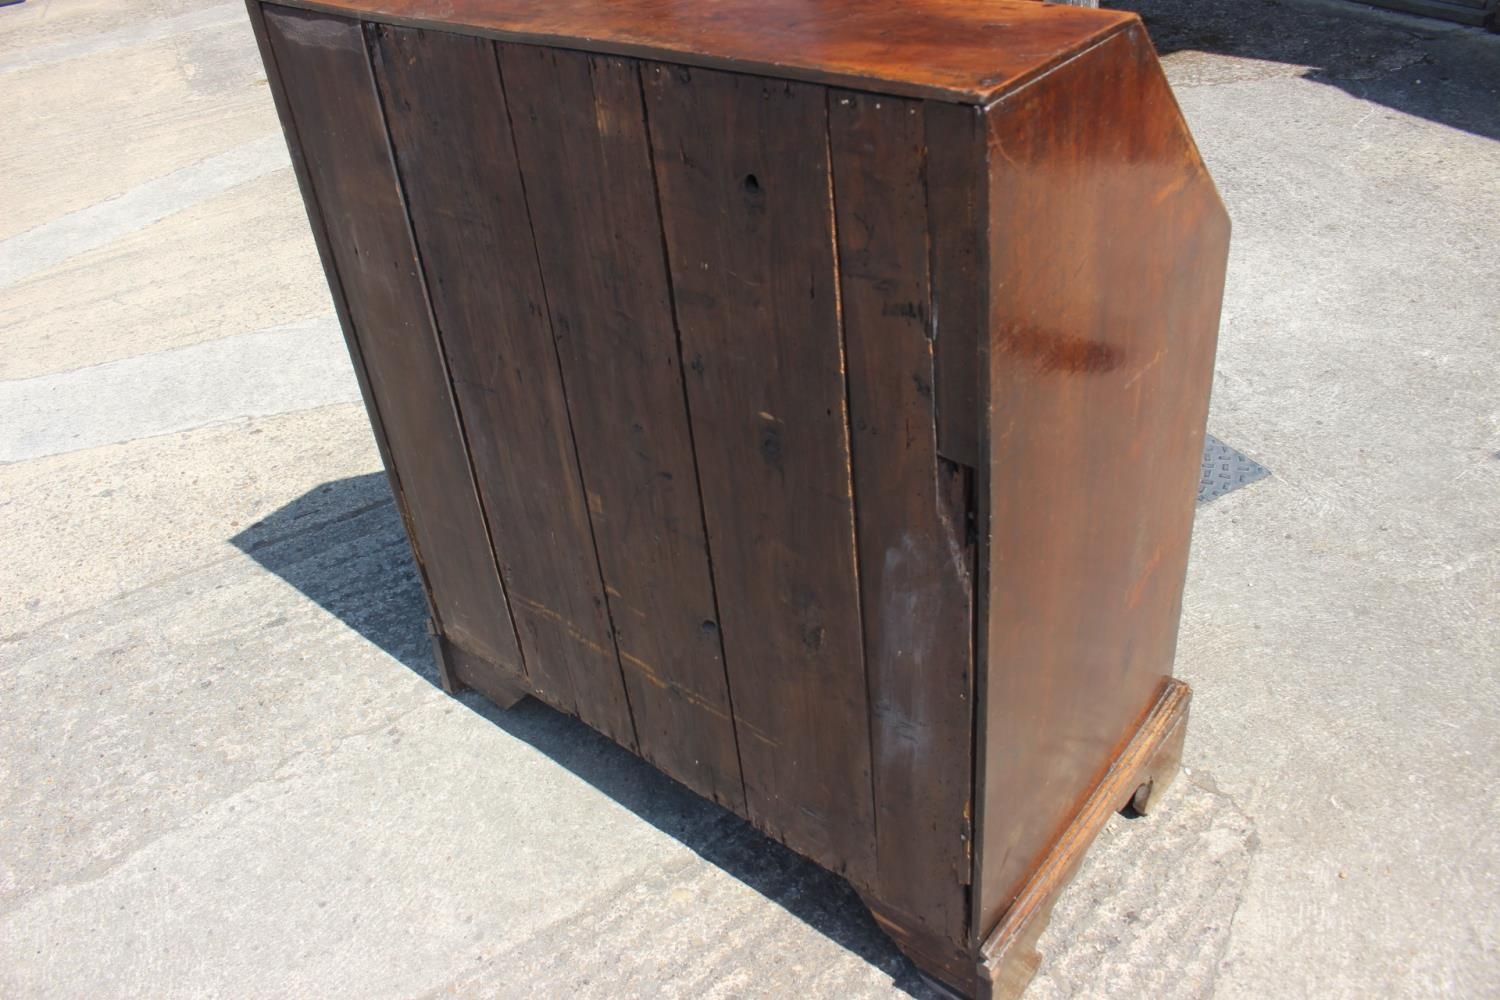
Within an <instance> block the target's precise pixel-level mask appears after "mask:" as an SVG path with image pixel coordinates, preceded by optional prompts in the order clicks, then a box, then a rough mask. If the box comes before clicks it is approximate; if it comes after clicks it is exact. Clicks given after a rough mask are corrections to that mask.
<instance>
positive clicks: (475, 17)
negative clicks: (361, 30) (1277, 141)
mask: <svg viewBox="0 0 1500 1000" xmlns="http://www.w3.org/2000/svg"><path fill="white" fill-rule="evenodd" d="M290 3H291V4H293V5H294V6H299V7H308V8H312V9H315V10H326V11H331V12H333V13H343V14H346V15H353V16H358V17H363V18H365V19H367V20H371V21H380V22H384V23H388V24H401V25H409V26H412V27H425V28H433V29H437V30H440V31H452V32H462V33H465V34H476V35H482V36H485V37H490V38H499V39H504V40H507V41H515V42H525V43H528V44H532V45H549V46H555V47H558V48H565V49H582V50H584V51H587V52H598V53H605V54H612V55H622V56H635V57H639V58H644V59H660V60H663V61H666V62H671V63H679V64H683V65H689V66H702V67H706V68H718V69H726V70H733V71H735V72H740V73H751V74H760V75H765V76H768V77H785V78H788V79H797V80H804V81H808V82H812V83H824V84H835V85H838V86H847V87H853V88H856V89H860V90H871V91H877V92H881V93H891V94H902V95H905V96H908V97H930V98H934V99H937V100H943V101H956V102H959V103H980V104H982V103H985V102H988V101H990V100H992V99H993V98H994V97H996V96H998V95H999V94H1001V93H1003V92H1004V91H1006V90H1008V89H1010V88H1012V87H1015V86H1017V85H1018V84H1020V83H1021V82H1023V81H1025V80H1027V79H1030V78H1032V77H1034V76H1037V75H1039V74H1041V73H1044V72H1046V71H1047V70H1048V69H1050V68H1051V67H1053V66H1056V65H1059V64H1060V63H1062V62H1064V61H1066V60H1067V59H1068V58H1069V57H1070V56H1072V55H1073V54H1075V53H1077V52H1080V51H1082V50H1083V49H1086V48H1088V47H1089V46H1090V45H1093V44H1095V43H1097V42H1098V41H1100V40H1102V39H1103V38H1105V37H1106V36H1108V35H1110V34H1113V33H1114V32H1116V31H1120V30H1122V29H1123V28H1124V27H1125V26H1126V25H1128V24H1132V23H1137V21H1136V15H1135V14H1131V13H1127V12H1124V11H1106V10H1087V9H1082V8H1077V7H1059V6H1055V5H1050V6H1039V5H1037V4H1036V3H1033V2H1031V0H985V2H982V3H976V2H974V0H906V2H904V3H868V2H864V0H822V2H819V3H808V2H807V0H714V2H713V3H682V2H681V0H505V2H504V3H496V2H495V0H290Z"/></svg>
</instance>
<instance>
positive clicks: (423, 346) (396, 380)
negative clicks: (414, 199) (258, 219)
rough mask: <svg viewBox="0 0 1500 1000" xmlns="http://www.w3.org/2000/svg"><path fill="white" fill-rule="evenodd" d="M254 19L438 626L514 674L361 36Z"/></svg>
mask: <svg viewBox="0 0 1500 1000" xmlns="http://www.w3.org/2000/svg"><path fill="white" fill-rule="evenodd" d="M262 15H263V23H264V33H265V43H266V45H267V57H268V58H267V63H268V65H274V66H275V72H276V74H277V77H278V81H279V86H278V88H277V89H278V92H279V95H280V96H281V98H282V99H283V106H282V107H281V109H280V110H281V114H282V116H283V120H284V121H285V122H286V123H287V124H288V132H289V136H292V137H293V143H294V146H296V147H297V149H296V156H295V159H296V161H297V164H298V168H299V173H300V174H301V175H302V176H301V178H300V179H301V181H302V182H303V185H304V190H305V192H306V194H307V196H308V199H309V204H310V205H314V204H315V205H316V206H317V211H318V214H319V215H320V218H315V219H314V220H313V221H314V226H315V227H316V228H318V229H320V230H321V233H320V241H319V242H320V244H322V249H323V250H324V266H325V268H326V269H327V270H328V271H329V283H330V285H332V286H333V289H334V295H335V298H336V300H338V301H339V303H340V307H341V308H340V314H341V318H342V320H343V323H344V334H345V337H346V338H347V339H348V341H349V347H350V353H351V354H352V355H353V358H354V362H355V366H356V369H357V370H358V371H359V372H360V375H361V382H362V388H363V389H364V390H365V393H366V403H367V405H368V407H369V409H370V412H371V418H372V421H373V422H374V423H375V425H376V433H377V435H378V436H379V437H380V438H381V439H382V440H381V443H382V446H383V450H384V452H385V454H386V459H387V463H388V465H389V466H390V472H391V477H392V480H393V483H394V484H395V485H396V486H397V496H398V497H399V498H400V499H401V500H402V502H403V513H404V515H405V519H406V523H407V532H408V534H409V536H410V538H411V542H412V548H413V550H414V551H415V554H416V558H417V562H418V564H419V566H420V567H421V568H422V571H423V573H424V574H425V576H426V578H427V581H428V585H429V587H430V596H431V599H432V602H433V604H434V605H435V609H436V614H437V617H438V619H439V621H438V624H439V626H440V628H441V629H442V631H443V633H444V635H445V636H446V637H447V638H448V639H449V640H450V641H452V642H454V643H456V644H458V645H460V646H463V647H464V648H466V649H468V650H469V651H470V652H473V653H476V654H479V655H481V656H483V657H484V658H485V659H486V660H488V661H490V662H491V663H493V664H495V665H496V666H498V667H500V668H501V669H502V670H503V671H505V672H508V673H509V674H510V675H511V676H512V677H516V676H520V675H521V674H522V671H523V668H522V661H521V655H520V652H519V651H518V649H517V646H516V637H515V632H514V630H513V629H512V626H511V619H510V614H509V612H508V610H507V608H506V601H505V594H504V592H503V591H502V588H501V581H500V578H499V576H498V575H497V573H496V569H495V560H494V555H493V553H492V552H491V550H490V547H489V543H488V540H487V537H486V534H485V526H484V518H483V513H482V511H481V508H480V503H479V499H478V497H477V496H476V495H475V493H474V491H473V489H472V488H471V486H470V484H471V483H472V479H473V477H472V475H471V471H470V468H469V460H468V457H467V455H466V454H465V449H464V437H463V429H462V427H461V426H460V424H459V420H458V416H457V414H456V412H455V410H454V403H453V398H452V396H451V391H450V385H449V377H448V372H447V371H446V370H445V367H444V361H443V357H442V354H441V351H440V348H439V345H438V341H437V339H436V336H435V333H434V331H433V327H432V322H431V315H430V313H429V312H428V309H427V303H426V299H425V295H424V291H423V288H422V278H421V275H420V273H419V268H418V262H417V258H416V254H415V251H414V249H413V246H412V240H411V234H410V231H409V229H408V227H407V219H406V208H405V206H404V205H403V203H402V199H401V190H400V186H399V184H398V182H397V179H396V175H395V171H394V168H393V165H392V163H391V154H390V148H389V145H388V143H387V140H386V133H385V127H384V125H383V123H382V121H381V113H380V105H379V101H378V98H377V96H376V91H375V84H374V81H373V80H372V78H371V76H370V66H369V62H368V59H367V57H366V54H365V47H364V39H363V36H362V34H361V31H360V27H359V25H358V23H357V22H354V21H349V20H345V19H342V18H336V17H330V16H324V15H318V14H309V13H303V12H298V11H291V10H287V9H284V8H278V7H272V6H266V7H264V8H263V9H262ZM470 679H471V680H474V681H478V680H480V679H479V678H470Z"/></svg>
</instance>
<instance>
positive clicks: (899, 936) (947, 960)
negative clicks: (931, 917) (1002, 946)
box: [855, 886, 977, 1000]
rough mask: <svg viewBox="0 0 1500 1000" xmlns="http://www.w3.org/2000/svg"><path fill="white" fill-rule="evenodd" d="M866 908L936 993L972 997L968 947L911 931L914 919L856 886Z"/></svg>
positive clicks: (917, 925)
mask: <svg viewBox="0 0 1500 1000" xmlns="http://www.w3.org/2000/svg"><path fill="white" fill-rule="evenodd" d="M855 892H856V893H858V894H859V898H860V900H861V901H862V902H863V903H864V904H865V909H867V910H869V911H870V916H872V917H874V918H875V923H876V925H877V926H879V928H880V929H881V930H882V931H884V932H885V934H886V936H887V937H889V938H890V939H891V941H892V942H894V943H895V945H896V948H897V950H898V951H900V952H901V954H903V955H905V956H906V957H907V958H908V959H910V960H911V962H912V965H914V966H915V967H916V969H917V972H918V973H920V974H921V976H922V978H923V979H924V980H926V981H927V983H928V985H929V986H931V987H932V988H933V989H934V990H935V991H936V992H937V993H939V994H941V995H942V996H945V997H954V998H959V1000H962V998H967V997H971V996H974V994H975V986H976V982H977V981H976V978H975V972H974V959H973V956H972V954H971V953H970V952H969V950H968V949H967V948H963V947H959V946H957V945H954V944H952V943H951V942H944V941H940V940H938V938H937V937H936V936H935V935H933V934H931V933H922V932H921V931H913V930H911V928H912V927H919V926H920V925H919V924H918V922H917V921H915V920H913V919H912V918H911V917H908V916H906V915H905V914H903V913H901V912H900V911H899V910H897V909H896V908H895V907H893V906H891V905H889V904H887V903H884V902H882V901H881V900H880V898H879V897H878V896H876V895H874V894H873V893H872V892H870V891H866V890H863V889H860V888H858V887H857V886H856V887H855Z"/></svg>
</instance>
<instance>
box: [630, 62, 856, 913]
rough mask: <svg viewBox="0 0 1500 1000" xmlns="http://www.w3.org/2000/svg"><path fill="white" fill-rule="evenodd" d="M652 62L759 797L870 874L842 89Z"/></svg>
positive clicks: (713, 508)
mask: <svg viewBox="0 0 1500 1000" xmlns="http://www.w3.org/2000/svg"><path fill="white" fill-rule="evenodd" d="M642 73H643V77H644V84H645V90H646V98H647V113H648V118H649V121H650V126H651V138H652V145H653V151H654V158H655V163H656V170H657V179H658V184H659V189H660V196H661V206H662V217H663V224H664V228H665V232H666V237H667V248H668V256H669V259H670V262H671V274H672V282H673V289H674V293H675V304H676V311H677V319H678V324H679V329H680V332H681V336H682V350H683V360H684V363H685V364H686V366H687V371H688V378H687V384H688V396H689V401H690V404H691V409H692V415H693V425H694V433H695V438H696V441H697V451H698V459H699V464H700V468H701V471H702V482H703V502H704V508H705V513H706V516H707V522H708V535H709V542H710V545H711V546H712V549H713V558H714V565H713V569H714V578H715V581H716V583H717V585H718V594H719V605H720V611H721V613H722V615H723V629H724V651H725V659H726V662H727V665H728V671H729V679H730V689H731V691H732V692H733V694H734V711H735V722H736V727H737V731H738V733H739V740H740V758H741V765H742V768H743V773H744V779H745V795H746V800H747V805H748V808H749V813H750V817H751V819H752V821H754V822H755V823H756V824H757V825H759V826H760V827H762V828H763V829H765V830H767V831H769V832H770V833H771V834H772V835H773V836H775V837H777V838H778V839H780V840H782V841H784V842H785V843H787V844H788V845H790V846H791V847H793V848H794V849H796V850H798V851H800V852H802V853H804V854H806V855H808V856H810V857H812V858H814V859H816V860H817V861H819V862H820V863H822V864H823V865H825V866H827V867H829V868H831V869H833V870H835V871H839V872H842V873H845V874H847V875H849V876H850V878H851V879H852V880H854V881H855V883H856V884H865V885H868V884H869V883H870V880H871V877H872V875H873V862H874V816H873V808H872V803H871V791H870V757H869V725H868V703H867V697H866V690H865V674H864V655H863V652H862V648H861V646H862V640H861V636H860V622H859V608H858V600H857V595H858V582H857V570H856V565H855V554H854V520H853V498H852V496H851V483H850V472H849V449H848V426H847V417H846V413H845V400H844V376H843V370H842V369H843V364H842V356H841V355H842V345H841V335H840V328H839V313H838V300H837V294H838V287H837V275H836V271H835V262H834V254H833V232H832V221H833V220H832V205H831V196H832V192H831V177H830V175H829V165H828V154H827V149H828V135H827V110H826V93H825V91H824V89H823V88H821V87H815V86H809V85H804V84H797V83H786V82H782V81H772V80H765V79H760V78H757V77H751V76H740V75H733V74H727V73H719V72H713V71H707V70H691V71H690V70H688V69H686V68H683V67H676V66H663V65H659V64H645V65H643V67H642Z"/></svg>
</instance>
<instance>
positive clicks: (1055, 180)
mask: <svg viewBox="0 0 1500 1000" xmlns="http://www.w3.org/2000/svg"><path fill="white" fill-rule="evenodd" d="M1105 122H1107V123H1109V127H1108V128H1103V127H1100V123H1105ZM989 148H990V157H989V159H990V181H989V183H990V193H989V216H990V225H989V234H990V241H991V246H990V260H989V267H990V280H989V286H990V288H991V289H992V294H991V296H990V300H989V310H990V322H989V330H990V351H989V399H988V404H987V406H988V427H989V431H990V433H989V440H988V445H989V453H988V456H987V457H988V461H987V463H986V467H987V469H988V470H989V477H988V491H989V504H988V511H987V515H988V520H989V524H988V534H987V537H986V538H985V540H984V541H985V548H986V552H985V555H984V558H985V559H986V560H987V561H988V564H989V586H988V588H987V590H986V591H985V594H984V603H983V606H982V607H981V609H980V614H981V615H982V616H983V617H984V619H985V625H986V629H987V637H986V647H985V659H986V662H987V664H988V669H987V670H985V671H984V673H983V675H982V680H981V697H980V704H981V715H980V734H979V738H980V740H981V741H982V742H981V747H980V756H981V759H982V760H983V761H984V762H985V765H984V766H985V773H984V776H983V780H982V784H981V786H980V789H979V792H978V794H979V797H980V800H981V801H980V806H979V811H978V815H979V816H980V820H979V823H980V829H979V831H978V837H977V845H978V849H979V859H978V871H979V877H978V880H977V882H976V886H975V893H974V902H975V926H976V927H978V928H987V927H990V926H993V925H994V924H995V922H996V921H997V920H998V919H999V918H1000V915H1001V914H1002V913H1003V912H1004V911H1005V909H1006V908H1007V907H1008V906H1009V905H1010V903H1011V901H1012V900H1013V899H1014V898H1015V895H1016V893H1017V892H1018V891H1019V888H1020V884H1021V882H1022V880H1024V879H1025V877H1026V876H1027V875H1028V874H1029V872H1030V870H1031V868H1032V867H1033V866H1034V865H1035V864H1036V859H1037V858H1038V857H1040V856H1041V855H1042V854H1044V853H1045V851H1046V847H1047V845H1048V844H1049V843H1051V842H1052V841H1053V840H1054V839H1055V838H1056V837H1057V836H1058V834H1059V832H1060V831H1061V829H1062V828H1063V827H1064V826H1065V825H1066V824H1067V823H1068V821H1069V819H1070V818H1071V815H1072V814H1073V813H1074V812H1075V811H1076V810H1077V809H1078V808H1079V803H1080V801H1081V799H1082V796H1083V794H1084V793H1085V792H1086V791H1087V789H1089V788H1090V787H1092V786H1093V784H1094V782H1095V781H1096V780H1097V779H1098V777H1099V775H1101V774H1102V773H1103V772H1104V770H1105V769H1106V768H1107V767H1108V766H1109V762H1110V760H1111V759H1112V757H1113V755H1114V752H1115V751H1116V750H1117V749H1118V748H1119V747H1120V746H1122V745H1123V744H1124V743H1125V741H1126V740H1128V739H1129V738H1130V734H1131V732H1132V731H1133V729H1134V727H1135V726H1136V725H1137V724H1138V723H1139V721H1140V719H1141V717H1142V715H1144V713H1145V712H1146V711H1147V709H1148V708H1149V707H1150V705H1151V702H1152V699H1153V698H1154V697H1155V696H1156V692H1157V691H1158V690H1159V688H1160V686H1161V683H1162V680H1163V678H1165V677H1166V676H1168V675H1169V674H1170V673H1171V671H1172V657H1173V654H1174V652H1175V649H1176V641H1177V622H1178V617H1179V612H1180V607H1181V599H1182V587H1183V580H1184V576H1185V574H1186V571H1187V556H1188V542H1189V540H1190V538H1191V536H1192V524H1193V509H1194V499H1195V495H1196V494H1195V490H1196V484H1197V481H1198V476H1199V474H1200V472H1201V456H1202V454H1203V433H1204V425H1205V423H1206V421H1207V415H1208V394H1209V385H1210V382H1211V379H1212V374H1213V360H1214V345H1215V341H1216V331H1217V326H1218V316H1219V303H1220V296H1221V294H1222V291H1223V274H1224V262H1225V258H1226V254H1227V250H1228V239H1229V222H1228V217H1227V216H1226V215H1225V213H1224V209H1223V206H1222V205H1220V203H1219V199H1218V196H1217V194H1216V192H1215V191H1214V187H1213V183H1212V182H1211V181H1210V180H1209V179H1208V176H1207V174H1206V172H1205V171H1204V170H1203V166H1202V163H1201V161H1200V160H1199V159H1198V154H1197V151H1196V149H1195V148H1194V146H1193V142H1192V139H1191V138H1190V137H1189V135H1188V133H1187V130H1186V128H1185V127H1184V126H1183V123H1182V119H1181V116H1180V115H1179V114H1178V111H1177V105H1176V102H1175V101H1174V100H1173V98H1172V94H1171V91H1170V89H1169V88H1168V86H1167V82H1166V79H1165V77H1163V75H1162V73H1161V68H1160V66H1159V65H1158V63H1157V61H1156V57H1155V54H1154V53H1153V52H1152V49H1151V43H1150V41H1149V40H1148V39H1147V38H1146V35H1145V32H1144V30H1143V29H1141V28H1140V27H1139V26H1136V27H1133V28H1131V30H1130V31H1128V32H1126V33H1123V34H1121V35H1119V36H1117V37H1115V38H1113V39H1111V40H1110V41H1108V42H1106V43H1105V44H1103V45H1101V46H1099V47H1098V48H1097V49H1096V50H1094V51H1093V52H1092V53H1090V57H1089V58H1088V59H1087V60H1079V61H1076V62H1074V63H1070V64H1069V65H1067V66H1064V67H1062V68H1061V69H1059V70H1058V71H1057V72H1056V73H1054V74H1052V75H1050V76H1048V77H1047V78H1045V79H1043V80H1040V81H1038V82H1037V83H1035V84H1033V85H1032V86H1030V87H1027V88H1025V89H1023V90H1021V91H1020V92H1018V93H1017V94H1015V95H1013V96H1010V97H1006V98H1004V99H1002V100H1001V101H1000V102H999V103H998V104H997V105H996V106H995V107H994V108H992V109H991V111H990V114H989ZM998 289H1003V290H1004V291H1003V294H1002V293H999V292H997V291H995V290H998Z"/></svg>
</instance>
